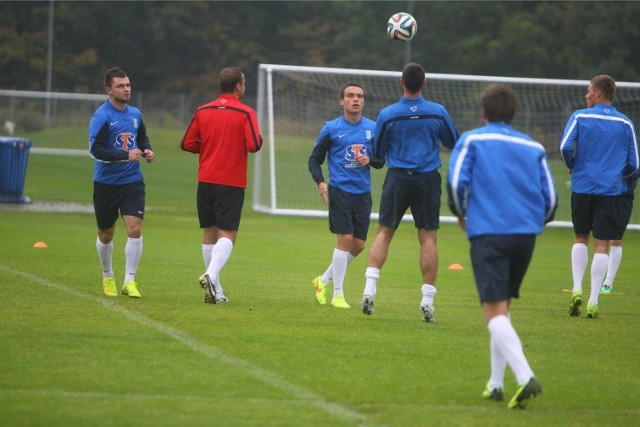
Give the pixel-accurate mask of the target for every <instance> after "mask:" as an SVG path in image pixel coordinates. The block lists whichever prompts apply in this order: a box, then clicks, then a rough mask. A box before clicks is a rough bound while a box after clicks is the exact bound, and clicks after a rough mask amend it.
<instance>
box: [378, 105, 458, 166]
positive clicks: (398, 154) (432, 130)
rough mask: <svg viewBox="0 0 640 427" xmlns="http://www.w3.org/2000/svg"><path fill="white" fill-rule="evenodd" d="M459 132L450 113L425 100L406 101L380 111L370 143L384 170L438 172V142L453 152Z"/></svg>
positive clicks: (442, 107)
mask: <svg viewBox="0 0 640 427" xmlns="http://www.w3.org/2000/svg"><path fill="white" fill-rule="evenodd" d="M457 138H458V132H457V131H456V128H455V126H454V125H453V120H452V119H451V116H449V113H448V112H447V110H446V109H445V108H444V106H442V105H440V104H436V103H435V102H431V101H427V100H426V99H424V97H419V98H405V97H402V98H401V99H400V101H399V102H396V103H395V104H391V105H389V106H387V107H385V108H383V109H382V110H381V111H380V114H379V115H378V119H377V120H376V130H375V138H374V142H373V146H374V154H375V157H377V158H379V159H386V162H387V166H389V167H390V168H398V169H411V170H414V171H417V172H431V171H434V170H437V169H438V168H439V167H440V166H441V164H442V162H441V160H440V142H442V144H443V145H444V146H445V147H447V148H453V146H454V144H455V142H456V139H457Z"/></svg>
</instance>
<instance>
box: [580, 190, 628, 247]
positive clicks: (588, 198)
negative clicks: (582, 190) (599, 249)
mask: <svg viewBox="0 0 640 427" xmlns="http://www.w3.org/2000/svg"><path fill="white" fill-rule="evenodd" d="M629 202H630V203H629ZM632 208H633V199H630V198H629V197H627V196H597V195H591V194H579V193H575V192H574V193H571V219H572V220H573V231H574V232H575V234H589V233H592V234H593V237H594V238H595V239H598V240H622V236H623V235H624V231H625V229H626V228H627V224H628V223H629V219H630V218H631V210H632Z"/></svg>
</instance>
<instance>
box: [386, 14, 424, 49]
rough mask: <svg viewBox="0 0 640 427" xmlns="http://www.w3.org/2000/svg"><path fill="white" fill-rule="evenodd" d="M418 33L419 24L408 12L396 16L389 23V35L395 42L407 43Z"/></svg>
mask: <svg viewBox="0 0 640 427" xmlns="http://www.w3.org/2000/svg"><path fill="white" fill-rule="evenodd" d="M417 32H418V23H417V22H416V20H415V18H414V17H413V16H411V15H410V14H408V13H406V12H398V13H396V14H394V15H393V16H392V17H391V18H389V21H388V22H387V34H388V35H389V37H390V38H392V39H393V40H397V41H399V42H406V41H409V40H411V39H412V38H413V36H415V35H416V33H417Z"/></svg>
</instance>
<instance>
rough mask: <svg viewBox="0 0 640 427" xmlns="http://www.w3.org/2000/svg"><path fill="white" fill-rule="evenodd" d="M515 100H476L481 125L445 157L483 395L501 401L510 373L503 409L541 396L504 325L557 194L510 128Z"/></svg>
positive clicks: (537, 158) (538, 152)
mask: <svg viewBox="0 0 640 427" xmlns="http://www.w3.org/2000/svg"><path fill="white" fill-rule="evenodd" d="M516 104H517V97H516V94H515V93H514V92H513V90H512V89H511V88H510V87H508V86H505V85H501V84H491V85H489V86H488V87H487V88H486V89H485V90H484V92H483V94H482V108H481V114H482V119H483V121H484V123H485V125H484V126H483V127H480V128H477V129H473V130H470V131H468V132H465V133H463V134H462V135H461V136H460V139H459V140H458V142H457V143H456V146H455V147H454V149H453V152H452V153H451V159H450V162H449V176H448V181H447V184H448V185H447V188H448V190H449V206H450V208H451V210H452V211H453V213H454V214H455V215H457V216H458V222H459V224H460V226H461V227H462V229H463V230H466V232H467V236H468V238H469V241H470V245H471V250H470V254H471V263H472V265H473V273H474V277H475V282H476V287H477V289H478V294H479V297H480V303H481V304H482V311H483V312H484V319H485V322H486V324H487V327H488V329H489V333H490V355H491V376H490V378H489V382H488V383H487V386H486V389H485V391H484V393H483V394H482V395H483V397H485V398H487V399H490V400H503V399H504V392H503V389H504V375H505V370H506V368H507V365H509V366H510V367H511V370H512V371H513V373H514V375H515V377H516V380H517V381H518V384H519V387H518V390H517V391H516V393H515V395H514V396H513V398H512V399H511V400H510V401H509V404H508V407H509V408H524V407H525V405H526V401H527V399H529V398H530V397H531V396H535V395H537V394H538V393H541V392H542V387H541V386H540V383H539V381H538V380H537V379H536V377H535V376H534V375H533V371H532V370H531V367H530V366H529V363H528V362H527V359H526V357H525V355H524V351H523V349H522V344H521V342H520V338H519V337H518V334H517V333H516V331H515V329H514V328H513V326H512V324H511V317H510V312H509V307H510V303H511V299H512V298H518V297H519V293H520V285H521V284H522V280H523V278H524V275H525V273H526V271H527V268H528V267H529V262H530V260H531V256H532V255H533V249H534V245H535V240H536V235H537V234H540V233H542V229H543V226H544V224H545V223H546V222H548V221H551V220H552V219H553V215H554V213H555V210H556V207H557V196H556V191H555V187H554V183H553V177H552V175H551V171H550V170H549V166H548V164H547V156H546V153H545V149H544V147H543V146H542V144H540V143H538V142H537V141H534V140H533V139H531V138H530V137H529V136H527V135H526V134H524V133H522V132H518V131H516V130H515V129H514V128H513V127H512V126H511V124H510V123H511V122H512V121H513V118H514V116H515V113H516Z"/></svg>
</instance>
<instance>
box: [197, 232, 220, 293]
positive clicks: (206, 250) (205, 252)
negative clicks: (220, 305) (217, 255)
mask: <svg viewBox="0 0 640 427" xmlns="http://www.w3.org/2000/svg"><path fill="white" fill-rule="evenodd" d="M215 247H216V245H215V243H214V244H212V245H210V244H205V243H203V244H202V259H203V260H204V268H205V270H206V269H207V268H209V264H211V252H212V251H213V248H215ZM213 285H214V287H215V288H216V294H224V290H223V289H222V285H221V284H220V275H218V277H217V278H216V282H215V283H214V284H213Z"/></svg>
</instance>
